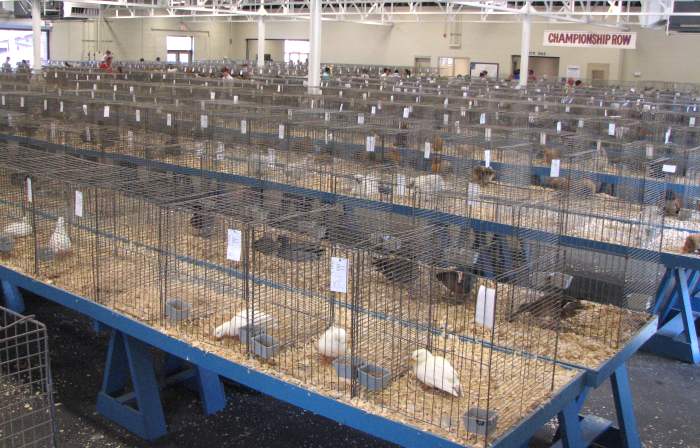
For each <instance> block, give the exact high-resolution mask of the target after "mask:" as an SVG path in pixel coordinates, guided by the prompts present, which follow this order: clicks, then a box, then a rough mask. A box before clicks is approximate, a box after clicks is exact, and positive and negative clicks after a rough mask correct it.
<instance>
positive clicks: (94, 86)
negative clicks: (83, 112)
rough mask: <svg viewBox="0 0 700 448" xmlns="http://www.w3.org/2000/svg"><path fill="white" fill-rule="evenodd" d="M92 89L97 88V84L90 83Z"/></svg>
mask: <svg viewBox="0 0 700 448" xmlns="http://www.w3.org/2000/svg"><path fill="white" fill-rule="evenodd" d="M98 81H99V79H98ZM92 90H97V84H93V85H92Z"/></svg>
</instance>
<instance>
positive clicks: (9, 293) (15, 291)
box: [0, 280, 26, 314]
mask: <svg viewBox="0 0 700 448" xmlns="http://www.w3.org/2000/svg"><path fill="white" fill-rule="evenodd" d="M0 282H2V293H3V295H4V296H5V307H6V308H8V309H10V310H12V311H14V312H15V313H20V314H22V313H24V310H25V309H26V308H25V306H24V298H23V297H22V293H21V292H19V288H18V287H17V286H15V285H13V284H12V283H10V282H8V281H7V280H0Z"/></svg>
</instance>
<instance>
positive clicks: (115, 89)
mask: <svg viewBox="0 0 700 448" xmlns="http://www.w3.org/2000/svg"><path fill="white" fill-rule="evenodd" d="M114 91H115V92H116V91H117V85H116V84H115V85H114Z"/></svg>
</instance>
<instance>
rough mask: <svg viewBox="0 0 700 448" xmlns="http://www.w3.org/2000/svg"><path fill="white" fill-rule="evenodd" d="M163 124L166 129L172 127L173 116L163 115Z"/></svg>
mask: <svg viewBox="0 0 700 448" xmlns="http://www.w3.org/2000/svg"><path fill="white" fill-rule="evenodd" d="M165 124H166V125H167V126H168V127H170V126H172V125H173V115H172V114H165Z"/></svg>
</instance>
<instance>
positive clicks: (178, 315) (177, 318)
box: [165, 299, 192, 324]
mask: <svg viewBox="0 0 700 448" xmlns="http://www.w3.org/2000/svg"><path fill="white" fill-rule="evenodd" d="M191 311H192V306H191V305H190V304H189V303H187V302H185V301H184V300H182V299H169V300H167V301H166V302H165V317H166V318H167V319H168V321H169V322H170V323H171V324H175V323H178V322H182V321H183V320H187V319H189V317H190V312H191Z"/></svg>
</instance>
